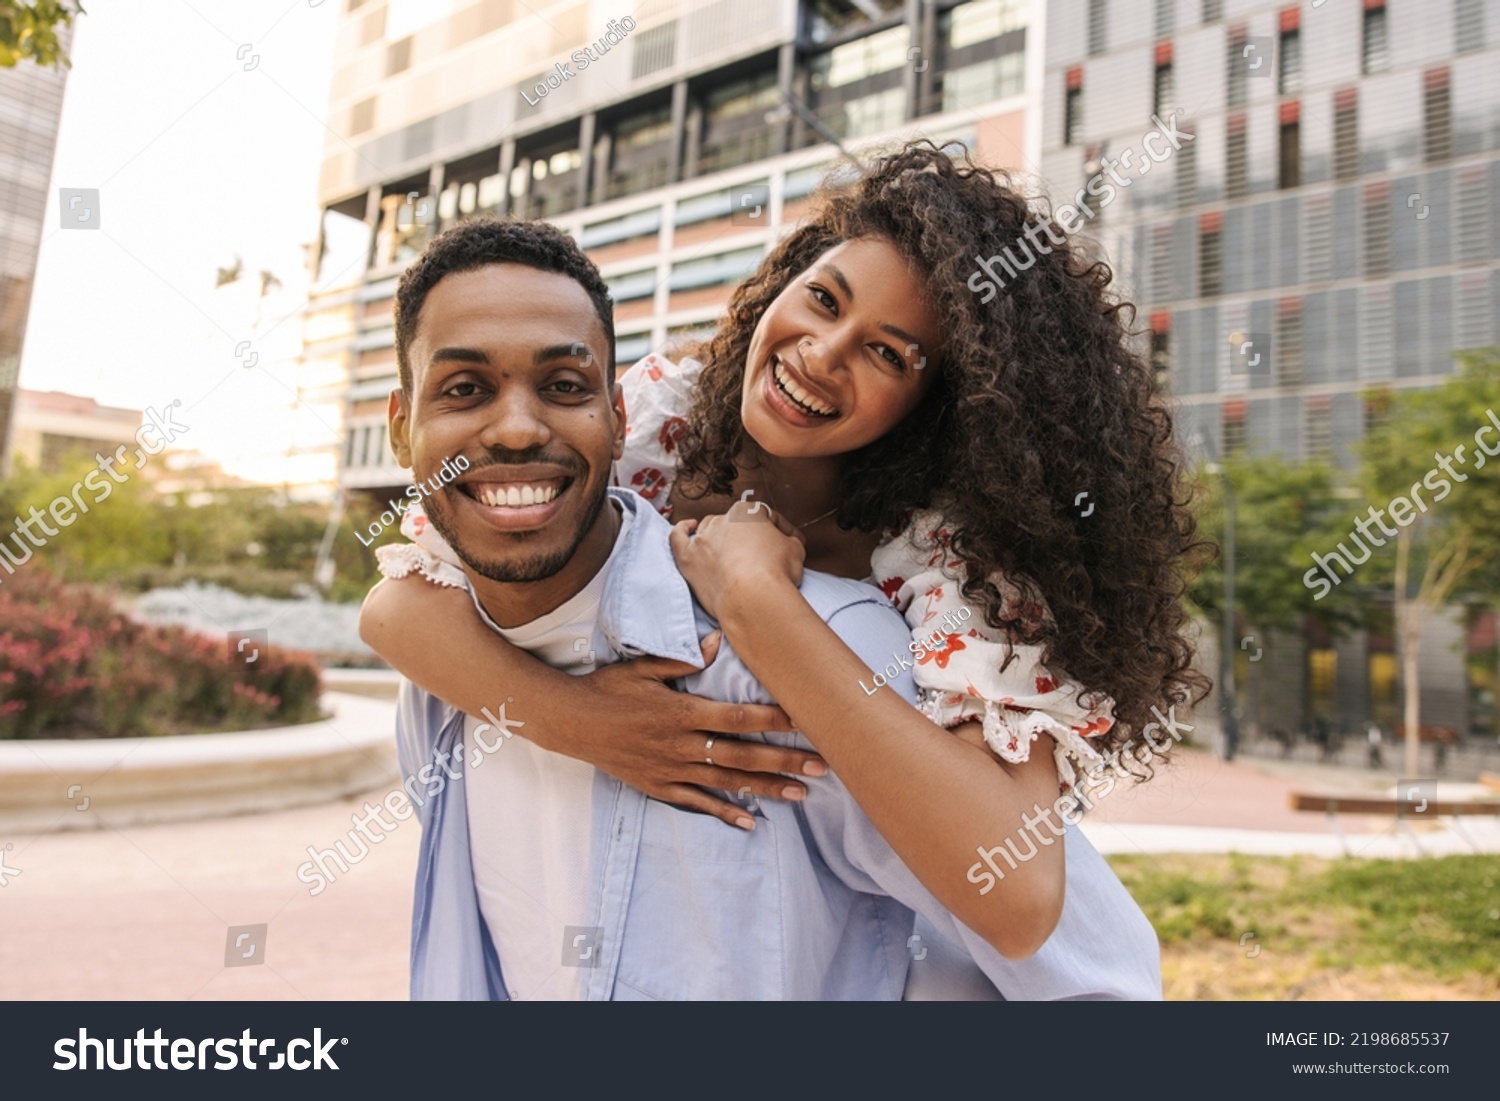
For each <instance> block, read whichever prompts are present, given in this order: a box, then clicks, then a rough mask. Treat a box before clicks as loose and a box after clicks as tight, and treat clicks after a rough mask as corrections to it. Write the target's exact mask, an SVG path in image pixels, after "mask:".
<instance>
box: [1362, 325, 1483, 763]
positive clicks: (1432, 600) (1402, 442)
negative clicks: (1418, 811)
mask: <svg viewBox="0 0 1500 1101" xmlns="http://www.w3.org/2000/svg"><path fill="white" fill-rule="evenodd" d="M1460 361H1461V370H1460V372H1459V373H1458V374H1457V375H1455V376H1454V377H1453V378H1451V379H1449V380H1448V381H1447V382H1445V383H1443V385H1441V386H1439V387H1436V388H1435V389H1432V390H1422V391H1417V392H1409V393H1406V394H1403V395H1401V396H1400V397H1398V398H1395V399H1394V400H1393V401H1392V402H1391V408H1390V416H1389V417H1388V419H1387V420H1386V421H1385V422H1384V423H1383V424H1382V425H1381V426H1379V427H1378V428H1376V429H1375V430H1374V431H1372V432H1371V433H1370V434H1369V436H1368V437H1367V438H1366V440H1365V442H1364V445H1363V456H1364V466H1365V474H1366V478H1365V483H1366V486H1365V488H1366V490H1367V491H1368V494H1369V499H1370V500H1371V501H1377V500H1378V501H1381V502H1385V504H1384V507H1383V508H1380V509H1375V508H1374V506H1371V508H1372V510H1374V513H1378V514H1379V515H1380V516H1381V517H1382V518H1383V517H1384V516H1385V515H1389V517H1390V519H1391V520H1392V521H1394V523H1395V524H1396V525H1397V526H1396V529H1395V531H1394V532H1391V531H1390V530H1389V528H1390V525H1389V524H1384V523H1382V525H1381V528H1380V530H1381V531H1382V532H1383V533H1385V534H1387V535H1394V538H1395V540H1396V548H1395V572H1394V577H1393V582H1392V587H1393V590H1394V597H1395V607H1396V637H1397V640H1398V645H1399V648H1400V655H1401V682H1402V689H1403V707H1404V712H1403V714H1404V723H1405V726H1406V774H1407V775H1408V776H1416V775H1417V772H1418V760H1417V748H1418V744H1419V743H1418V733H1419V727H1420V717H1421V684H1420V682H1419V680H1418V677H1417V656H1418V654H1419V652H1420V646H1421V641H1422V635H1423V632H1424V631H1425V630H1426V627H1427V624H1428V622H1429V620H1430V618H1431V616H1432V613H1433V612H1435V611H1437V610H1438V609H1440V608H1442V607H1444V606H1445V605H1447V604H1448V603H1449V602H1450V601H1452V600H1454V599H1455V598H1460V597H1468V598H1470V599H1471V600H1473V601H1475V602H1482V603H1492V602H1493V601H1494V599H1495V595H1496V592H1497V591H1500V351H1497V350H1495V349H1489V350H1486V351H1483V352H1470V353H1464V354H1462V355H1461V356H1460ZM1490 448H1493V450H1490Z"/></svg>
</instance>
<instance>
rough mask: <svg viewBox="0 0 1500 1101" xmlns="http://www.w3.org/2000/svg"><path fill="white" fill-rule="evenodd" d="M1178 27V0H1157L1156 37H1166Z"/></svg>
mask: <svg viewBox="0 0 1500 1101" xmlns="http://www.w3.org/2000/svg"><path fill="white" fill-rule="evenodd" d="M1176 29H1177V0H1156V37H1157V38H1166V37H1167V36H1168V35H1170V34H1171V33H1172V32H1173V31H1175V30H1176Z"/></svg>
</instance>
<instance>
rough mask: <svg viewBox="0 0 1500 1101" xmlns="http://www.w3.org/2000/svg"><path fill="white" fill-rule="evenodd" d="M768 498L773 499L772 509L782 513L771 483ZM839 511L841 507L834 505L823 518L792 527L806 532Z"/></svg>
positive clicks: (767, 493)
mask: <svg viewBox="0 0 1500 1101" xmlns="http://www.w3.org/2000/svg"><path fill="white" fill-rule="evenodd" d="M766 496H768V497H770V498H771V507H772V508H774V509H775V510H776V511H777V512H781V511H782V510H781V506H780V505H779V504H777V503H776V494H775V493H774V492H772V490H771V485H770V483H769V482H767V483H766ZM838 510H839V506H838V505H834V506H833V507H832V508H831V509H829V510H828V511H827V512H825V513H823V515H822V516H814V517H813V518H812V519H811V520H805V521H803V522H802V523H800V524H793V525H792V527H794V528H796V529H797V530H798V531H804V530H806V529H807V528H810V527H812V526H813V525H814V524H816V523H817V522H818V521H819V520H826V519H828V518H829V517H830V516H832V515H833V514H834V513H835V512H837V511H838ZM782 515H786V514H785V513H782Z"/></svg>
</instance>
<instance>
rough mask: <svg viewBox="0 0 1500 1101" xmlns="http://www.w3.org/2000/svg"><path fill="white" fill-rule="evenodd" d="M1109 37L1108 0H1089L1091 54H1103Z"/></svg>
mask: <svg viewBox="0 0 1500 1101" xmlns="http://www.w3.org/2000/svg"><path fill="white" fill-rule="evenodd" d="M1108 39H1109V6H1108V0H1089V54H1090V55H1093V54H1102V53H1103V52H1104V50H1105V43H1106V42H1107V41H1108Z"/></svg>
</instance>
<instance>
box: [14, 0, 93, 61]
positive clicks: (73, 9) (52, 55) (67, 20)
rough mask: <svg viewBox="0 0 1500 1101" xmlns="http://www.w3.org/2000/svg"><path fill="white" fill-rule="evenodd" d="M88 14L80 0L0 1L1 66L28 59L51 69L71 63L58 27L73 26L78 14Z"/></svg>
mask: <svg viewBox="0 0 1500 1101" xmlns="http://www.w3.org/2000/svg"><path fill="white" fill-rule="evenodd" d="M86 14H88V13H87V12H85V11H84V10H83V5H82V4H80V3H77V2H76V0H75V2H74V3H72V4H66V3H63V2H62V0H29V2H28V0H0V69H12V68H15V66H17V65H19V64H20V63H21V62H22V61H26V60H30V61H34V62H36V63H37V64H38V65H41V66H43V67H44V68H49V69H55V68H57V67H58V66H60V65H63V66H71V64H72V62H70V61H69V60H68V55H67V54H66V53H64V52H63V48H62V43H61V42H59V41H58V36H57V28H58V27H59V25H61V26H65V27H66V26H72V24H73V17H74V16H75V15H86Z"/></svg>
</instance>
